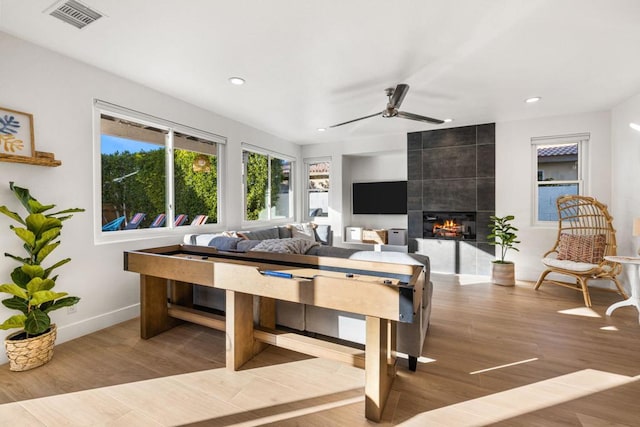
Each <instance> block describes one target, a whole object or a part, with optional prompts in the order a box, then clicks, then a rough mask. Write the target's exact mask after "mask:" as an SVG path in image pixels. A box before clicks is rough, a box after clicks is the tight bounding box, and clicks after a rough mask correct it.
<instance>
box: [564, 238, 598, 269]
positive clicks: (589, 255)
mask: <svg viewBox="0 0 640 427" xmlns="http://www.w3.org/2000/svg"><path fill="white" fill-rule="evenodd" d="M605 243H606V237H605V235H604V234H592V235H579V234H566V233H562V234H560V243H559V244H558V259H559V260H568V261H575V262H582V263H587V264H599V263H600V262H601V261H602V258H603V257H604V247H605Z"/></svg>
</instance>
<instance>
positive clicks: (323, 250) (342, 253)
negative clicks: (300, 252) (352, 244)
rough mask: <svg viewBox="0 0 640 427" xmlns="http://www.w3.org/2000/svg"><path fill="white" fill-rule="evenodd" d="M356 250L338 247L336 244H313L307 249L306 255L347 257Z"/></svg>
mask: <svg viewBox="0 0 640 427" xmlns="http://www.w3.org/2000/svg"><path fill="white" fill-rule="evenodd" d="M356 252H358V250H357V249H348V248H340V247H338V246H324V245H322V246H314V247H312V248H311V249H309V250H308V251H307V255H314V256H328V257H334V258H349V257H350V256H351V255H352V254H354V253H356Z"/></svg>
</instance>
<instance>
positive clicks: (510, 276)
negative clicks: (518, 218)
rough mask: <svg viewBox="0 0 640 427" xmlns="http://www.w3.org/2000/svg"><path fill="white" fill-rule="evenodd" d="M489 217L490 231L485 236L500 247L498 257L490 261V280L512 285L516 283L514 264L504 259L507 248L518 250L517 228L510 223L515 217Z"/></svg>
mask: <svg viewBox="0 0 640 427" xmlns="http://www.w3.org/2000/svg"><path fill="white" fill-rule="evenodd" d="M489 219H490V220H491V222H489V228H490V229H491V233H490V234H489V235H488V236H487V240H488V241H489V244H491V245H494V246H499V247H500V257H499V258H498V259H496V260H494V261H492V262H491V281H492V282H493V283H494V284H496V285H502V286H514V285H515V284H516V277H515V264H514V263H513V262H512V261H506V260H505V257H506V255H507V251H508V250H509V249H513V250H514V251H518V248H516V247H515V245H516V244H518V243H520V241H519V240H516V239H517V238H518V236H517V235H516V234H515V232H516V231H518V229H517V228H516V227H514V226H513V225H511V221H513V220H514V219H515V217H514V216H513V215H507V216H504V217H497V216H491V217H489Z"/></svg>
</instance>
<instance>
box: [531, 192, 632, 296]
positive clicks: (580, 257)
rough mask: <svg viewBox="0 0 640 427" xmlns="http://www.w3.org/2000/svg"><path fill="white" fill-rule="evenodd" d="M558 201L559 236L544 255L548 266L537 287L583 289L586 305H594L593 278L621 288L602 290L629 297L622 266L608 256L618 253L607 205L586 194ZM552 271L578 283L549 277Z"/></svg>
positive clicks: (581, 290)
mask: <svg viewBox="0 0 640 427" xmlns="http://www.w3.org/2000/svg"><path fill="white" fill-rule="evenodd" d="M556 204H557V207H558V237H557V239H556V243H555V245H554V246H553V248H552V249H551V250H550V251H548V252H547V253H545V254H544V256H543V259H542V263H543V264H544V265H545V266H546V267H547V269H546V270H545V271H544V272H543V273H542V274H541V275H540V278H539V279H538V282H537V283H536V286H535V289H536V290H537V289H538V288H539V287H540V285H542V284H543V283H552V284H554V285H560V286H564V287H566V288H569V289H574V290H577V291H579V292H582V295H583V296H584V303H585V305H586V306H587V307H591V296H590V295H589V288H588V286H587V285H588V282H589V280H592V279H608V280H611V281H612V282H613V283H615V285H616V288H617V289H606V288H600V289H603V290H610V291H612V292H617V293H619V294H620V295H622V296H623V297H624V298H627V295H626V293H625V291H624V288H623V287H622V286H621V285H620V281H619V280H618V278H617V276H618V275H619V274H620V273H621V271H622V266H621V265H620V264H618V263H615V262H611V261H607V260H605V259H604V257H605V256H609V255H616V230H615V229H614V228H613V224H612V220H613V218H612V217H611V215H609V212H608V210H607V206H606V205H604V204H602V203H600V202H598V201H597V200H596V199H594V198H593V197H586V196H561V197H558V199H557V201H556ZM550 273H557V274H559V275H563V276H569V277H572V278H573V279H575V282H574V283H571V282H565V281H562V280H552V279H548V278H547V275H549V274H550Z"/></svg>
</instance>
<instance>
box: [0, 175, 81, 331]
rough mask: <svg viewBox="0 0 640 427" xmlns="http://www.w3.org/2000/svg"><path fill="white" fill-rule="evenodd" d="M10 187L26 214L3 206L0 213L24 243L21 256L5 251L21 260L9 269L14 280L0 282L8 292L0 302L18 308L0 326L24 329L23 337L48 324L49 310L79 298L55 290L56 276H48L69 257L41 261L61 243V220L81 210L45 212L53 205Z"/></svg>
mask: <svg viewBox="0 0 640 427" xmlns="http://www.w3.org/2000/svg"><path fill="white" fill-rule="evenodd" d="M9 188H10V189H11V191H13V194H14V195H15V196H16V197H17V199H18V200H19V201H20V203H21V204H22V206H23V207H24V208H25V209H26V211H27V213H28V215H27V216H26V217H24V218H23V217H21V216H20V215H19V214H17V213H16V212H12V211H11V210H9V209H8V208H7V207H6V206H0V212H2V213H3V214H5V215H6V216H8V217H9V218H11V219H13V220H14V221H16V222H17V223H19V225H18V226H14V225H10V226H9V228H10V229H11V230H13V232H14V233H15V235H16V236H17V237H18V238H19V239H20V240H21V241H22V242H23V245H22V247H23V248H24V249H25V251H26V253H27V254H26V256H25V257H21V256H17V255H12V254H9V253H5V254H4V255H5V256H6V257H9V258H11V259H13V260H15V261H17V262H19V263H20V266H18V267H16V268H15V269H14V270H13V271H12V272H11V280H12V281H13V283H5V284H2V285H0V292H4V293H7V294H9V295H11V297H10V298H7V299H5V300H3V301H2V304H3V305H4V306H5V307H8V308H10V309H12V310H18V311H20V314H16V315H14V316H11V317H10V318H8V319H7V320H5V321H4V323H2V324H0V329H13V328H23V329H24V331H25V334H26V336H25V338H29V337H32V336H35V335H40V334H43V333H45V332H47V330H48V329H49V327H50V326H51V318H50V317H49V313H50V312H52V311H53V310H57V309H60V308H62V307H69V306H72V305H75V304H77V303H78V301H80V298H78V297H74V296H68V294H67V293H66V292H54V291H53V287H54V286H55V284H56V280H57V278H58V276H53V277H51V272H52V271H53V270H54V269H56V268H58V267H60V266H62V265H64V264H66V263H68V262H69V261H71V258H65V259H62V260H60V261H58V262H56V263H54V264H53V265H51V266H50V267H47V268H44V267H43V266H42V265H41V263H42V262H43V261H44V260H45V258H47V257H48V256H49V255H50V254H51V252H53V250H54V249H56V248H57V247H58V246H59V245H60V240H58V238H59V237H60V231H61V229H62V222H63V221H65V220H67V219H69V218H71V217H72V216H73V215H72V214H73V213H75V212H83V211H84V209H80V208H73V209H65V210H62V211H58V212H54V213H46V212H47V211H49V210H51V209H53V208H54V207H55V205H43V204H41V203H40V202H38V201H37V200H36V199H35V198H33V197H32V196H31V194H30V193H29V190H27V189H25V188H20V187H17V186H15V185H13V182H10V183H9Z"/></svg>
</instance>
